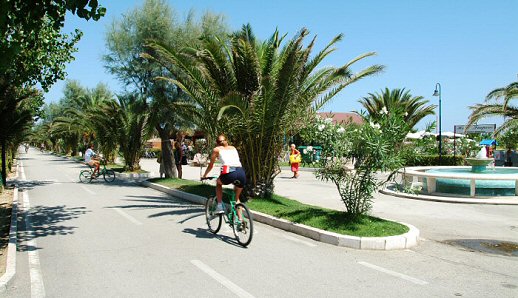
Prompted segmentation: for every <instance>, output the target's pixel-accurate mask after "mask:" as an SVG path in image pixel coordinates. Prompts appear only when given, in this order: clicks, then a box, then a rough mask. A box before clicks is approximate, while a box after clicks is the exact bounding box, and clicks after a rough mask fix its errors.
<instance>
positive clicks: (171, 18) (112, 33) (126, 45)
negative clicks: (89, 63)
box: [103, 0, 227, 177]
mask: <svg viewBox="0 0 518 298" xmlns="http://www.w3.org/2000/svg"><path fill="white" fill-rule="evenodd" d="M226 32H227V30H226V25H225V24H224V22H223V17H222V16H219V15H213V14H211V13H206V14H205V15H203V17H202V19H201V20H199V21H198V20H197V19H196V17H195V15H194V13H192V12H191V13H189V15H188V16H187V17H186V19H185V20H180V18H179V17H178V15H177V14H176V13H175V11H174V10H173V9H172V8H171V7H170V6H169V5H168V4H167V2H166V1H163V0H146V1H145V2H144V4H143V5H142V6H140V7H137V8H135V9H133V10H131V11H129V12H128V13H127V14H125V15H124V16H123V17H122V18H120V19H117V20H114V21H113V23H112V26H111V27H110V29H109V30H108V32H107V35H106V44H107V48H108V54H107V55H105V56H104V57H103V60H104V62H105V66H106V68H107V69H108V70H109V71H110V72H111V73H112V74H114V75H115V76H116V77H117V78H118V79H119V80H120V81H121V82H123V83H124V84H125V86H126V88H127V89H128V91H130V92H134V93H138V94H140V95H142V96H143V97H146V98H147V99H148V106H147V107H148V110H147V111H145V113H146V114H147V115H148V119H147V123H148V125H147V127H146V130H147V133H153V134H158V136H159V137H160V138H161V139H162V140H169V139H170V138H174V137H175V136H176V135H177V133H178V130H182V129H189V128H194V127H193V125H192V123H191V119H192V118H193V117H195V116H193V113H194V111H195V110H196V108H195V107H194V106H193V105H192V104H191V103H190V102H189V97H188V96H187V94H186V93H185V92H183V90H182V89H181V88H178V86H176V85H174V84H169V83H168V82H166V81H165V80H161V79H159V78H161V77H175V76H176V70H175V69H174V68H173V69H169V68H165V67H163V66H162V65H160V63H156V62H155V61H153V60H149V59H144V58H143V56H146V57H148V54H149V53H145V52H146V51H149V49H145V47H144V45H145V44H146V42H148V41H150V40H153V41H155V42H158V43H161V44H164V45H167V46H168V47H171V48H174V49H181V48H184V47H187V46H191V47H197V45H199V44H200V38H201V37H202V36H203V35H207V34H214V33H216V34H218V35H221V36H224V35H225V34H226ZM162 151H163V152H164V159H163V163H164V169H165V174H166V177H175V176H176V175H177V173H176V167H175V166H174V161H173V159H172V147H171V143H170V142H165V141H164V142H162Z"/></svg>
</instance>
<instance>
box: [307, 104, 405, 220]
mask: <svg viewBox="0 0 518 298" xmlns="http://www.w3.org/2000/svg"><path fill="white" fill-rule="evenodd" d="M407 131H408V126H407V123H406V122H405V121H404V118H403V113H402V112H400V111H399V110H393V111H391V112H390V113H388V112H384V113H382V116H381V117H380V118H379V122H378V123H374V122H369V123H365V124H363V125H360V126H358V125H354V124H350V125H346V126H342V125H340V124H332V122H331V119H320V118H316V119H315V121H314V122H313V123H312V126H311V127H310V128H308V129H307V130H306V131H305V134H304V137H305V138H306V139H308V140H313V141H315V142H318V143H319V144H320V145H321V146H322V168H321V169H319V170H318V171H317V172H316V175H317V177H318V178H320V179H322V180H324V181H331V182H333V183H334V184H335V185H336V187H337V189H338V192H339V194H340V197H341V198H342V201H343V203H344V205H345V208H346V212H347V213H348V214H350V215H351V216H359V215H362V214H365V213H366V212H368V211H369V210H370V209H371V202H372V199H373V193H374V192H375V191H377V190H378V188H380V187H381V186H382V185H383V184H384V183H385V182H386V180H383V179H380V178H378V176H376V172H379V171H381V172H393V171H395V170H397V169H399V168H401V167H402V166H403V164H404V159H403V157H402V156H401V155H400V154H399V148H400V145H401V143H402V141H403V139H404V138H405V136H406V132H407ZM389 177H390V176H389Z"/></svg>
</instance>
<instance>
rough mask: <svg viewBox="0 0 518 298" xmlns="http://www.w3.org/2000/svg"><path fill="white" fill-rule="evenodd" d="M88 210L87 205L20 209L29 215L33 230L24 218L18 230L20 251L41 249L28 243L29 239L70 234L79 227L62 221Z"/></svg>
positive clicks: (25, 214)
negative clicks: (27, 225) (30, 229)
mask: <svg viewBox="0 0 518 298" xmlns="http://www.w3.org/2000/svg"><path fill="white" fill-rule="evenodd" d="M87 212H90V211H88V210H86V208H85V207H74V208H68V207H66V206H65V205H61V206H53V207H47V206H34V207H31V209H30V211H29V212H28V213H27V212H25V211H23V212H22V211H20V213H21V214H23V215H24V218H25V216H27V215H29V216H30V220H31V226H32V232H29V231H27V227H26V225H25V220H22V221H21V223H20V227H19V230H18V242H19V245H18V251H32V250H35V249H39V248H37V247H34V246H30V245H28V244H27V242H28V241H29V240H32V239H37V238H41V237H46V236H54V235H60V236H63V235H70V234H73V233H74V230H75V229H76V228H77V227H74V226H66V225H63V224H62V223H63V222H64V221H67V220H71V219H74V218H78V217H79V216H80V215H83V214H85V213H87Z"/></svg>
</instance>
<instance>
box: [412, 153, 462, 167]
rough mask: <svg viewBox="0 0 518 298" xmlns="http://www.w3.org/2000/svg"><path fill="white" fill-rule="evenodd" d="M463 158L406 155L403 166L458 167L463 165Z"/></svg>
mask: <svg viewBox="0 0 518 298" xmlns="http://www.w3.org/2000/svg"><path fill="white" fill-rule="evenodd" d="M464 158H465V156H458V155H457V156H453V155H443V156H442V157H441V158H439V155H407V156H405V166H407V167H412V166H460V165H463V164H464Z"/></svg>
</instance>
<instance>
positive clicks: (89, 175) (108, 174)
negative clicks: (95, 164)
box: [79, 158, 115, 183]
mask: <svg viewBox="0 0 518 298" xmlns="http://www.w3.org/2000/svg"><path fill="white" fill-rule="evenodd" d="M87 165H88V164H87ZM101 165H102V168H101V169H100V170H99V174H98V175H97V176H95V175H94V174H93V173H94V168H92V167H91V166H90V165H88V167H90V169H89V170H82V171H81V172H80V173H79V181H81V182H82V183H90V182H92V180H94V179H97V178H99V177H101V176H103V178H104V181H106V182H113V181H114V180H115V171H114V170H111V169H107V168H106V159H104V158H103V159H101Z"/></svg>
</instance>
